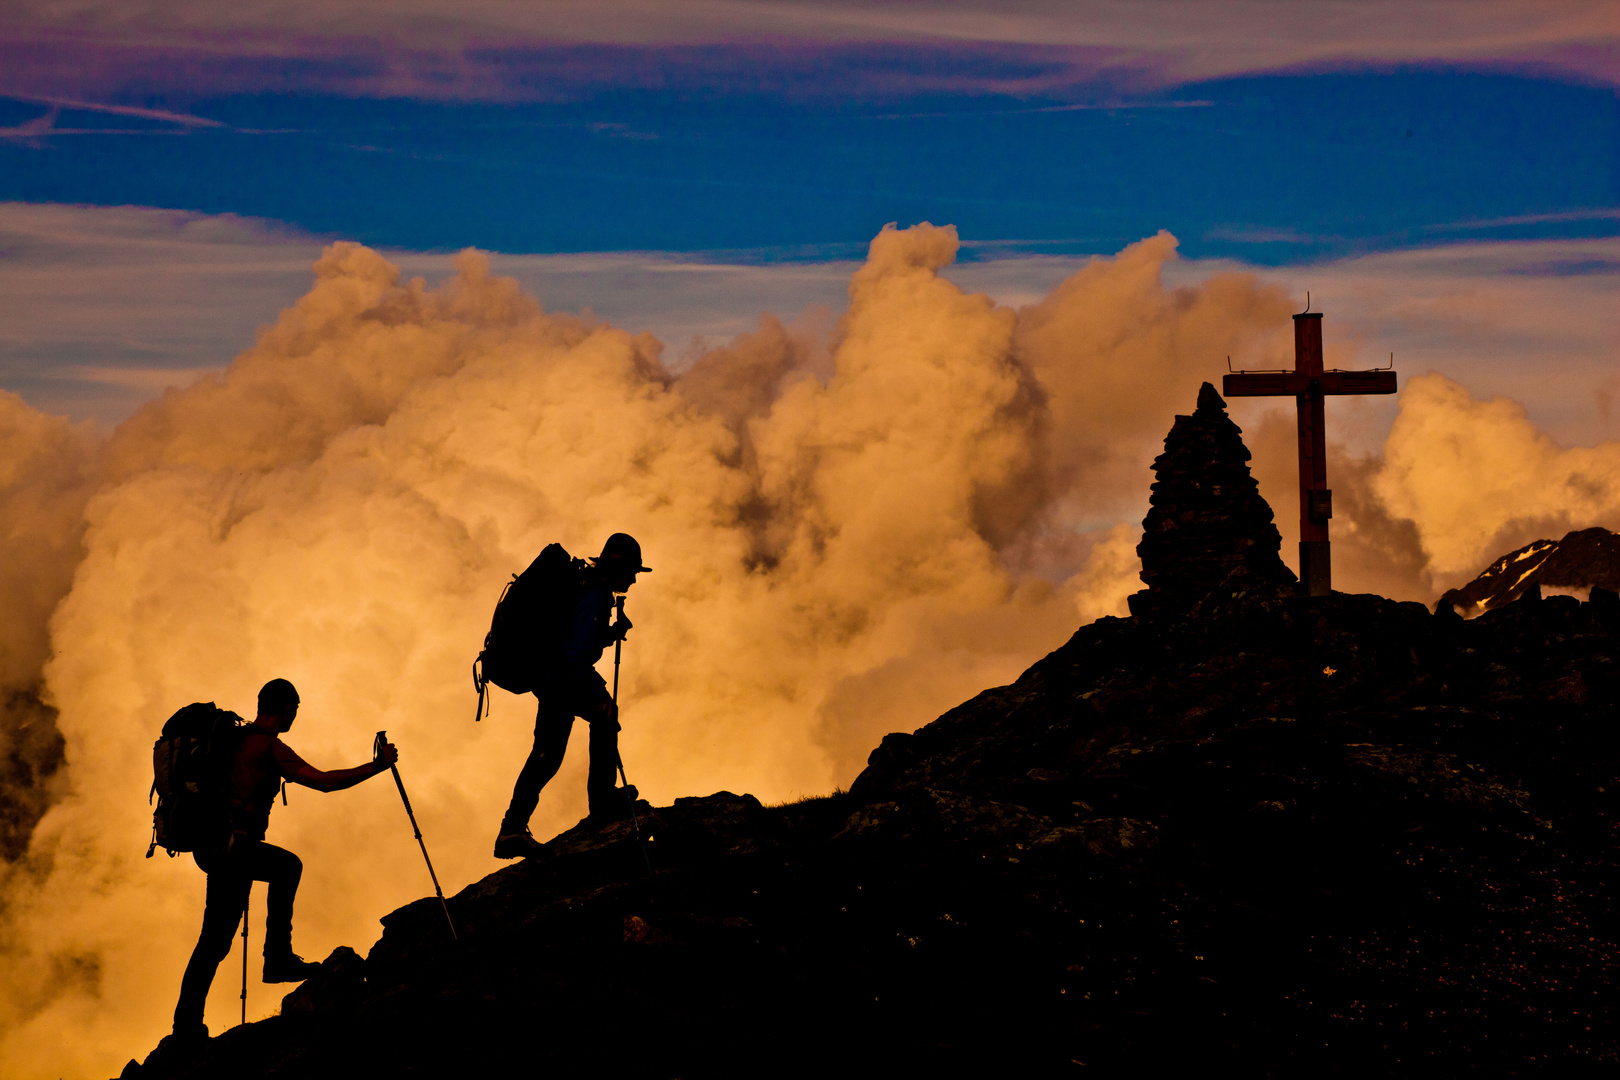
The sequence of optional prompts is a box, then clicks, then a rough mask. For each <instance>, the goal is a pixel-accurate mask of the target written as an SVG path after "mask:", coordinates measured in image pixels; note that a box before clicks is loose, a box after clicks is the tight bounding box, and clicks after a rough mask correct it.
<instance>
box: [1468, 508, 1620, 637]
mask: <svg viewBox="0 0 1620 1080" xmlns="http://www.w3.org/2000/svg"><path fill="white" fill-rule="evenodd" d="M1594 585H1595V586H1598V587H1600V588H1604V589H1608V590H1609V591H1611V592H1615V591H1620V536H1616V535H1615V534H1614V533H1612V532H1610V531H1609V530H1608V529H1603V528H1591V529H1579V530H1577V531H1575V532H1571V533H1566V534H1565V535H1564V538H1563V539H1562V540H1536V541H1533V542H1531V543H1528V544H1526V545H1524V547H1522V548H1519V549H1517V550H1515V551H1510V552H1508V553H1507V554H1506V555H1503V556H1502V557H1501V558H1500V559H1497V560H1496V561H1495V562H1493V563H1491V565H1490V566H1488V567H1486V568H1485V570H1484V572H1483V573H1481V574H1480V575H1479V577H1477V578H1475V579H1474V580H1473V581H1470V582H1469V583H1468V584H1467V585H1464V586H1463V587H1462V588H1460V589H1452V590H1450V591H1449V592H1447V593H1445V594H1444V595H1443V596H1441V597H1440V602H1441V603H1442V604H1450V605H1451V606H1453V607H1455V608H1456V609H1457V610H1458V611H1459V612H1460V613H1461V614H1462V615H1464V616H1465V617H1468V616H1473V615H1477V614H1479V613H1480V612H1483V611H1489V610H1491V609H1492V608H1498V607H1501V606H1502V605H1503V604H1511V603H1512V602H1513V601H1515V600H1517V599H1519V597H1521V596H1523V595H1524V594H1525V593H1526V592H1528V591H1530V590H1532V589H1534V590H1536V591H1538V592H1542V593H1545V592H1551V591H1553V590H1560V591H1564V592H1567V593H1583V592H1586V591H1588V590H1590V589H1591V588H1592V587H1593V586H1594Z"/></svg>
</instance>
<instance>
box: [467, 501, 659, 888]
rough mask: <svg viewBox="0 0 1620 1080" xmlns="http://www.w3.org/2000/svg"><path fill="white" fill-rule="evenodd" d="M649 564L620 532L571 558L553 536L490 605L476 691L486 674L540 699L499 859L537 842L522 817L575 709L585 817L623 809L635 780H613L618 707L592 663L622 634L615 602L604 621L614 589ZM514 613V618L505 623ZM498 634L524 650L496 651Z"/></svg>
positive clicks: (622, 813)
mask: <svg viewBox="0 0 1620 1080" xmlns="http://www.w3.org/2000/svg"><path fill="white" fill-rule="evenodd" d="M650 572H651V571H650V569H649V568H648V567H645V566H643V565H641V545H640V544H638V543H637V542H636V540H635V538H634V537H631V536H629V535H628V534H626V533H614V534H613V535H612V536H610V537H608V539H607V543H605V544H603V545H602V554H600V555H598V556H597V557H596V558H595V559H592V560H589V561H588V562H587V561H586V560H583V559H573V558H571V557H570V556H569V555H568V553H567V552H566V551H564V550H563V548H562V546H561V545H559V544H551V545H549V546H548V547H547V548H546V549H545V550H544V551H542V552H541V553H540V555H539V557H538V558H536V559H535V561H534V564H533V565H532V566H531V567H530V568H529V569H528V570H526V571H525V572H524V573H523V574H522V575H519V578H518V579H517V580H515V581H514V582H513V583H512V584H511V586H509V587H508V592H507V593H506V594H505V595H503V598H502V601H501V605H500V606H498V607H497V608H496V617H495V620H494V624H493V625H492V627H491V629H490V636H489V637H488V638H486V639H485V651H484V653H483V654H481V655H480V663H481V664H482V665H483V667H482V671H481V673H480V672H477V671H476V670H475V677H474V678H475V683H476V684H477V685H478V687H479V690H480V692H481V693H482V690H483V680H484V679H485V678H487V679H488V680H489V681H493V682H495V683H496V685H499V686H504V687H505V688H506V689H509V690H515V691H517V692H523V691H524V690H527V691H532V692H533V693H534V695H535V697H537V698H538V699H539V708H538V709H537V711H536V713H535V718H534V745H533V747H532V748H531V749H530V751H529V756H528V759H527V760H526V761H524V763H523V769H522V771H520V772H519V773H518V778H517V783H516V784H515V785H513V788H512V801H511V803H510V804H509V805H508V806H507V808H506V816H505V817H504V818H502V820H501V827H500V831H499V833H498V834H497V836H496V839H495V857H496V858H497V859H515V858H518V857H519V856H525V857H526V856H530V855H536V854H540V853H541V852H542V851H543V850H544V846H543V845H542V844H541V843H540V842H539V841H538V840H536V839H535V838H534V836H533V835H532V834H530V832H529V818H530V816H531V815H533V813H534V808H535V806H536V805H537V804H538V803H539V801H540V790H541V789H542V788H544V787H545V786H546V783H547V782H548V781H550V780H551V778H552V777H553V776H555V775H557V769H558V767H559V766H561V765H562V760H563V753H564V752H565V751H566V750H567V749H568V736H569V734H570V733H571V731H572V730H573V726H574V718H575V717H579V718H582V719H584V720H585V721H586V723H588V724H589V725H590V732H591V733H590V755H591V756H590V770H589V772H588V774H587V777H586V781H585V792H586V796H587V797H588V799H589V800H590V817H588V818H587V819H586V820H587V821H590V822H598V823H600V822H607V821H616V820H619V819H621V818H624V817H626V816H628V815H629V814H630V813H631V804H632V802H633V801H634V799H635V798H636V791H635V789H634V788H632V787H629V786H628V785H626V786H625V787H623V788H620V787H617V786H616V785H615V778H616V777H617V776H619V775H622V772H621V769H620V765H619V718H618V715H617V713H618V710H617V707H616V706H615V704H614V700H613V696H612V695H611V694H609V693H608V689H607V683H606V682H605V680H603V678H602V676H601V674H600V673H598V672H597V670H596V663H597V661H599V660H601V659H602V650H603V649H605V648H606V647H607V646H609V645H612V644H613V643H614V642H616V641H622V640H623V639H624V636H625V634H627V633H629V631H630V625H631V624H630V620H629V619H628V618H625V615H624V608H623V606H622V605H621V606H620V607H619V609H618V615H619V617H618V619H617V621H613V622H610V621H609V620H610V617H611V616H612V614H613V612H614V597H615V595H621V596H622V595H623V594H624V593H625V592H627V591H628V590H629V588H630V586H631V585H634V584H635V581H636V575H637V574H646V573H650ZM525 579H532V580H525ZM509 603H510V604H512V606H511V607H508V604H509ZM520 622H521V623H522V625H511V624H514V623H520ZM503 624H505V625H503ZM520 631H521V633H520ZM503 635H504V637H505V639H506V641H507V648H509V649H514V650H521V651H522V653H524V654H525V655H522V656H518V657H510V658H508V657H502V656H500V655H499V653H500V649H499V648H498V646H499V645H500V643H501V639H502V638H503ZM519 642H521V644H518V643H519ZM503 659H504V660H506V663H507V666H508V667H509V668H511V669H518V670H520V671H521V674H509V673H504V672H502V671H501V669H500V668H499V667H498V666H497V665H498V664H499V663H500V662H501V661H502V660H503ZM518 687H522V690H518V689H517V688H518Z"/></svg>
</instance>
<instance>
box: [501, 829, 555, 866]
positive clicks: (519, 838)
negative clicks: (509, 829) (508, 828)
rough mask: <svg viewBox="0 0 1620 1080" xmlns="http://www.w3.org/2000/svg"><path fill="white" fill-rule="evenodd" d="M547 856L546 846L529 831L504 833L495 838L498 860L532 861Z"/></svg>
mask: <svg viewBox="0 0 1620 1080" xmlns="http://www.w3.org/2000/svg"><path fill="white" fill-rule="evenodd" d="M545 854H546V845H544V844H542V843H541V842H540V841H538V840H536V839H535V838H534V837H533V835H531V834H530V832H529V830H528V829H524V830H523V831H522V832H513V833H502V834H501V835H499V836H497V837H496V838H495V857H496V858H497V859H519V858H522V859H532V858H536V857H539V856H543V855H545Z"/></svg>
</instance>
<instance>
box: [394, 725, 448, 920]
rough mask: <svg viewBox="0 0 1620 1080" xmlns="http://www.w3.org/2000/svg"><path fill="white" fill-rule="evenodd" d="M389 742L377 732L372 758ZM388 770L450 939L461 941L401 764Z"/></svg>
mask: <svg viewBox="0 0 1620 1080" xmlns="http://www.w3.org/2000/svg"><path fill="white" fill-rule="evenodd" d="M387 743H388V732H386V731H379V732H377V741H376V742H374V743H373V744H372V758H373V759H374V760H380V759H381V758H382V751H383V747H384V746H385V745H387ZM388 771H389V772H391V773H393V774H394V786H395V787H397V788H399V798H400V801H401V802H403V803H404V804H405V816H406V817H408V818H410V819H411V830H412V831H413V832H415V833H416V846H417V847H419V848H421V849H422V861H423V862H425V863H427V868H428V877H430V878H432V879H433V892H434V894H435V895H437V896H438V898H439V906H440V907H442V908H444V921H445V922H446V923H449V925H450V939H451V940H452V941H459V940H460V938H458V937H457V936H456V923H455V920H454V919H452V918H450V905H449V904H447V903H445V899H444V890H443V889H441V888H439V875H438V874H435V873H434V872H433V860H432V859H430V858H428V853H427V844H425V843H423V841H422V827H421V826H420V825H418V824H417V823H416V812H415V811H414V810H412V809H411V797H410V796H409V795H407V794H405V781H403V780H401V779H400V778H399V766H397V765H390V766H388Z"/></svg>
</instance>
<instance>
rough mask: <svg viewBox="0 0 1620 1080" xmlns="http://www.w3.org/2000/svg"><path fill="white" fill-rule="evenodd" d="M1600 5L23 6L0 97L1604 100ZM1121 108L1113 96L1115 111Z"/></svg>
mask: <svg viewBox="0 0 1620 1080" xmlns="http://www.w3.org/2000/svg"><path fill="white" fill-rule="evenodd" d="M1617 43H1620V9H1617V8H1616V7H1615V5H1613V4H1612V3H1608V2H1603V0H1565V2H1562V3H1558V4H1545V3H1533V2H1529V0H1365V2H1360V3H1346V2H1343V0H1303V2H1298V3H1289V4H1277V3H1273V2H1270V0H1230V2H1227V3H1222V4H1218V5H1217V4H1210V3H1206V2H1203V0H1161V2H1156V3H1128V2H1123V0H1112V2H1102V0H1093V2H1090V3H1058V2H1055V0H1024V2H1021V3H1002V4H994V5H992V4H989V3H968V4H959V3H944V2H933V3H872V2H862V3H855V2H848V3H843V2H823V3H801V4H792V3H788V4H782V3H765V2H759V0H707V2H703V3H684V4H667V3H653V2H650V0H602V2H593V3H579V2H572V0H557V2H548V3H530V4H517V3H511V2H509V0H466V2H461V3H454V4H452V3H449V2H447V0H399V2H397V3H392V4H389V5H386V6H379V5H376V4H372V3H364V2H361V0H330V2H328V0H320V2H315V0H288V2H286V3H278V4H274V5H271V4H262V3H238V4H229V5H224V4H215V3H204V2H200V0H167V2H166V0H147V2H145V3H128V2H122V0H120V2H116V3H114V2H112V0H83V2H81V3H78V4H75V5H73V7H72V9H71V11H67V12H64V10H63V8H62V6H61V5H56V4H49V3H45V2H43V0H21V2H18V3H13V4H10V5H7V7H6V10H5V11H4V12H0V72H3V74H0V90H10V91H13V92H24V91H26V92H31V93H34V94H37V95H63V96H72V97H75V98H77V99H95V100H109V101H111V100H115V99H116V98H117V96H118V95H119V94H120V93H122V92H125V91H127V90H129V89H131V88H134V87H142V88H145V89H148V90H151V89H157V90H161V91H166V92H170V93H183V92H185V91H188V90H197V89H199V88H202V87H210V88H214V89H216V90H218V89H221V88H224V89H226V90H228V91H253V90H276V89H282V88H290V87H294V86H296V87H298V88H299V89H302V90H305V91H307V90H310V89H313V88H322V89H324V90H325V91H327V92H331V93H340V94H349V95H356V96H371V97H390V96H416V97H424V98H437V99H451V100H551V99H555V98H556V97H557V96H558V95H563V96H567V95H570V94H575V93H579V92H582V91H583V90H584V89H585V88H588V87H593V86H601V85H619V86H625V85H629V86H641V87H662V88H672V87H676V86H704V87H708V88H711V89H723V90H725V91H727V92H760V93H768V94H783V95H788V96H797V97H818V96H826V97H828V98H829V99H831V98H838V97H841V98H843V99H850V98H854V99H864V100H883V99H885V98H891V97H895V96H905V95H908V94H914V93H926V92H930V91H944V92H958V93H981V94H1014V95H1018V94H1023V95H1031V94H1042V95H1051V96H1057V97H1062V96H1065V95H1069V94H1074V95H1080V96H1081V97H1085V96H1086V95H1087V94H1088V93H1089V94H1092V95H1095V94H1097V93H1098V92H1099V91H1100V92H1101V94H1102V96H1105V97H1106V96H1110V95H1112V96H1115V97H1120V96H1128V93H1129V92H1139V91H1142V90H1150V89H1163V88H1165V87H1169V86H1174V85H1177V84H1179V83H1185V82H1191V81H1197V80H1205V79H1214V78H1220V77H1224V76H1231V75H1237V74H1244V73H1253V72H1267V71H1281V70H1297V69H1324V68H1345V67H1357V66H1361V67H1365V66H1368V65H1372V66H1377V65H1392V64H1414V63H1419V64H1421V63H1445V64H1454V65H1455V64H1461V65H1472V66H1484V67H1495V68H1503V67H1506V68H1516V69H1535V70H1541V71H1546V72H1549V73H1555V74H1559V75H1562V76H1564V77H1574V78H1579V79H1587V80H1596V81H1599V82H1605V83H1610V84H1613V83H1616V82H1620V60H1617V59H1616V58H1617V56H1620V51H1617V50H1616V47H1615V46H1616V44H1617ZM1121 90H1124V91H1126V92H1127V94H1126V95H1121V94H1120V91H1121Z"/></svg>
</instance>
